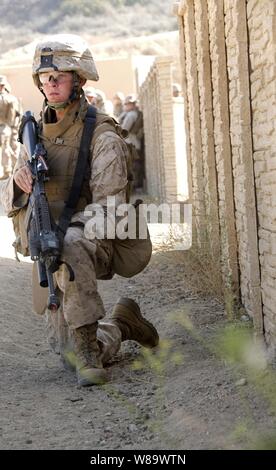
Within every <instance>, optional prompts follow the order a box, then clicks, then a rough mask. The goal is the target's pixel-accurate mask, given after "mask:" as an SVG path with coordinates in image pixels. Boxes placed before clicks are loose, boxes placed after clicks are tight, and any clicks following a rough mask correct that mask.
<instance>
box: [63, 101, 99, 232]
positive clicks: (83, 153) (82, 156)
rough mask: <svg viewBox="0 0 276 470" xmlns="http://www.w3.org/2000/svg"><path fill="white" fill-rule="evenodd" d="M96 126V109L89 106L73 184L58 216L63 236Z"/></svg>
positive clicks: (75, 203) (78, 194) (78, 195)
mask: <svg viewBox="0 0 276 470" xmlns="http://www.w3.org/2000/svg"><path fill="white" fill-rule="evenodd" d="M95 126H96V108H95V107H94V106H91V105H89V106H88V110H87V113H86V116H85V119H84V128H83V133H82V136H81V143H80V150H79V155H78V161H77V165H76V169H75V174H74V178H73V184H72V187H71V189H70V193H69V197H68V200H67V201H66V203H65V207H64V209H63V211H62V214H61V216H60V219H59V222H58V225H57V229H58V231H61V232H62V234H63V236H65V234H66V230H67V228H68V227H69V225H70V221H71V218H72V215H73V213H74V211H75V209H76V207H77V204H78V201H79V198H80V193H81V188H82V185H83V181H84V177H85V173H86V170H87V167H88V164H89V157H90V145H91V141H92V137H93V133H94V130H95Z"/></svg>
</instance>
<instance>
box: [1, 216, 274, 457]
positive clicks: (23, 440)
mask: <svg viewBox="0 0 276 470" xmlns="http://www.w3.org/2000/svg"><path fill="white" fill-rule="evenodd" d="M0 224H1V225H0V227H1V246H0V250H1V251H0V255H1V258H0V268H1V269H0V295H1V315H0V326H1V328H0V336H1V342H0V368H1V401H0V448H1V449H90V450H91V449H135V450H136V449H146V450H148V449H155V450H156V449H163V450H165V449H245V448H256V447H258V446H259V445H260V436H268V437H270V436H271V435H272V434H273V432H274V433H275V406H274V408H273V406H272V404H271V403H270V400H269V399H267V400H266V399H265V398H264V397H263V396H262V395H261V394H260V391H259V390H258V388H257V387H255V386H254V385H253V384H252V383H251V381H250V380H249V379H248V377H247V376H246V374H245V372H244V370H243V369H242V368H241V367H240V366H238V365H235V364H229V363H227V362H226V361H225V360H223V359H222V358H220V357H219V356H218V355H216V354H215V353H214V351H213V349H212V346H213V345H214V342H215V340H214V335H215V334H216V333H217V332H218V331H220V329H221V328H224V327H225V326H226V325H227V320H226V318H225V315H224V310H223V307H222V305H221V304H220V303H219V302H218V301H217V300H216V299H214V298H211V297H199V296H198V295H196V294H195V293H194V292H193V289H191V279H193V276H194V278H196V277H195V276H196V274H195V273H192V272H191V271H189V268H188V267H187V266H186V258H187V253H185V252H178V253H176V252H168V253H165V252H160V253H158V252H155V253H154V255H153V257H152V260H151V263H150V265H149V266H148V267H147V268H146V269H145V271H144V272H143V273H142V274H140V275H138V276H136V277H134V278H132V279H123V278H119V277H115V278H114V279H113V280H111V281H102V282H101V283H100V291H101V294H102V296H103V299H104V304H105V306H106V311H107V315H110V312H111V309H112V307H113V305H114V303H115V301H116V299H117V298H118V297H119V296H120V295H124V296H128V297H132V298H134V299H135V300H136V301H137V302H139V304H140V306H141V309H142V311H143V313H144V314H145V316H146V317H147V318H148V319H149V320H151V321H152V322H154V324H155V325H156V327H157V329H158V331H159V333H160V338H161V340H162V341H161V346H160V348H158V349H157V350H156V351H155V352H153V353H151V354H149V355H146V354H145V353H144V352H143V351H142V350H141V349H140V347H139V346H138V345H136V344H135V343H133V342H125V343H123V345H122V349H121V352H120V354H119V355H118V356H117V357H116V358H114V361H113V362H112V363H111V364H110V365H109V367H108V371H109V374H110V382H109V383H108V384H107V385H105V386H102V387H90V388H82V389H80V388H78V386H77V384H76V379H75V376H74V373H73V372H70V371H67V370H63V369H62V366H61V362H60V358H59V356H58V355H56V354H54V353H53V352H52V351H51V350H50V348H49V346H48V344H47V341H46V339H45V321H44V318H43V317H39V316H38V315H35V314H34V313H32V306H31V286H30V272H31V264H30V263H28V262H21V263H18V262H16V261H15V260H13V259H11V257H10V256H12V253H11V250H10V243H11V241H12V234H11V227H10V221H9V220H8V219H6V218H5V217H3V216H1V217H0ZM177 319H178V320H177ZM139 365H140V369H139V368H137V367H138V366H139ZM256 439H258V443H256Z"/></svg>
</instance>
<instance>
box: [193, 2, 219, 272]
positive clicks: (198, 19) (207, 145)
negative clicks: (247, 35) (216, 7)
mask: <svg viewBox="0 0 276 470" xmlns="http://www.w3.org/2000/svg"><path fill="white" fill-rule="evenodd" d="M194 8H195V34H196V52H197V74H198V88H199V98H200V120H201V148H202V160H203V181H204V195H205V210H206V227H207V236H208V250H209V251H210V252H211V254H212V258H213V263H216V264H217V269H219V266H218V263H219V260H220V242H219V236H220V233H219V214H218V190H217V175H216V156H215V143H214V120H213V105H212V82H211V64H210V48H209V27H208V11H207V3H206V2H194Z"/></svg>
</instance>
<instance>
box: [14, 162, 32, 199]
mask: <svg viewBox="0 0 276 470" xmlns="http://www.w3.org/2000/svg"><path fill="white" fill-rule="evenodd" d="M14 181H15V183H16V184H17V186H18V187H19V188H20V189H22V191H24V193H27V194H29V193H31V192H32V186H33V178H32V173H31V170H30V169H29V168H28V167H27V166H24V167H22V168H20V170H18V171H17V172H16V173H15V175H14Z"/></svg>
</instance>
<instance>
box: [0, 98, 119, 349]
mask: <svg viewBox="0 0 276 470" xmlns="http://www.w3.org/2000/svg"><path fill="white" fill-rule="evenodd" d="M87 107H88V103H87V101H86V100H85V99H81V101H80V102H77V103H75V104H73V105H71V106H69V108H68V110H67V113H66V115H65V117H64V119H63V120H62V121H58V122H57V123H54V124H47V123H45V121H44V122H43V123H42V142H43V144H44V146H45V148H46V150H47V154H48V164H49V168H50V170H49V176H50V180H49V181H48V182H46V183H45V188H46V193H47V198H48V201H49V205H50V209H51V213H52V215H53V217H54V218H55V220H56V221H57V220H58V217H59V215H60V214H61V212H62V209H63V207H64V201H66V200H67V198H68V194H69V191H70V189H71V185H72V181H73V175H74V170H75V165H76V162H77V158H78V151H79V145H80V138H81V134H82V128H83V119H84V116H85V114H86V111H87ZM76 113H77V118H76ZM126 152H127V149H126V144H125V142H124V141H123V140H122V139H121V138H120V137H119V136H118V135H117V134H115V133H114V132H110V131H109V132H108V131H107V132H103V133H102V134H101V135H99V137H98V138H97V140H96V142H95V141H93V140H92V144H91V156H92V154H93V159H92V157H91V159H92V165H91V166H92V172H91V176H90V179H89V180H88V181H87V182H86V184H85V187H84V188H83V191H82V194H81V198H80V201H79V204H78V210H77V212H76V213H75V214H74V216H73V218H72V223H74V222H78V221H79V222H83V223H85V222H86V220H87V218H85V217H84V215H83V210H84V209H85V208H86V207H87V209H89V206H88V205H89V204H90V203H92V202H93V203H98V204H101V205H103V206H105V205H106V198H107V196H110V195H114V196H115V198H116V199H115V200H116V205H118V204H121V203H124V202H125V201H126V186H127V168H126V160H125V158H124V157H123V155H124V154H125V153H126ZM27 159H28V157H27V155H26V153H25V151H24V149H23V148H22V149H21V153H20V155H19V158H18V161H17V164H16V166H15V169H14V172H16V171H17V170H18V169H19V168H21V167H22V166H23V165H25V163H26V161H27ZM1 193H2V197H1V199H2V202H3V205H4V209H5V211H6V212H7V213H11V212H12V211H13V210H14V209H16V208H18V207H20V206H22V205H25V203H26V202H27V199H28V196H27V195H24V194H23V193H22V192H21V191H20V190H19V189H17V190H16V192H14V183H13V176H11V177H10V178H9V179H8V180H7V182H5V183H3V184H2V187H1ZM92 194H93V197H92ZM111 257H112V242H111V241H110V240H87V239H85V238H84V235H83V228H80V227H69V229H68V230H67V233H66V236H65V238H64V248H63V254H62V259H63V260H64V261H66V262H68V263H69V264H70V265H71V266H72V269H73V270H74V273H75V281H74V282H69V280H68V271H67V268H66V267H65V265H62V266H61V267H60V269H59V271H58V272H57V273H56V274H55V277H56V280H57V284H58V287H59V289H60V291H61V292H62V293H63V314H64V317H65V319H66V322H67V323H68V325H69V327H70V328H78V327H80V326H83V325H85V324H88V323H94V322H95V321H97V320H100V319H101V318H103V317H104V313H105V312H104V307H103V303H102V300H101V297H100V296H99V294H98V292H97V280H96V279H97V277H98V278H100V277H105V276H108V275H110V274H111V272H110V262H111ZM111 275H112V274H111ZM104 329H105V331H107V329H108V326H107V324H106V323H105V326H104ZM116 330H118V328H117V327H116V326H114V325H113V324H110V329H108V334H107V335H106V338H107V339H108V342H109V345H110V347H111V351H110V353H107V352H106V351H105V355H106V357H109V356H110V357H111V356H112V355H113V354H114V351H115V350H118V349H119V347H120V332H119V331H116ZM99 331H100V330H99ZM99 334H100V336H103V333H99Z"/></svg>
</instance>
